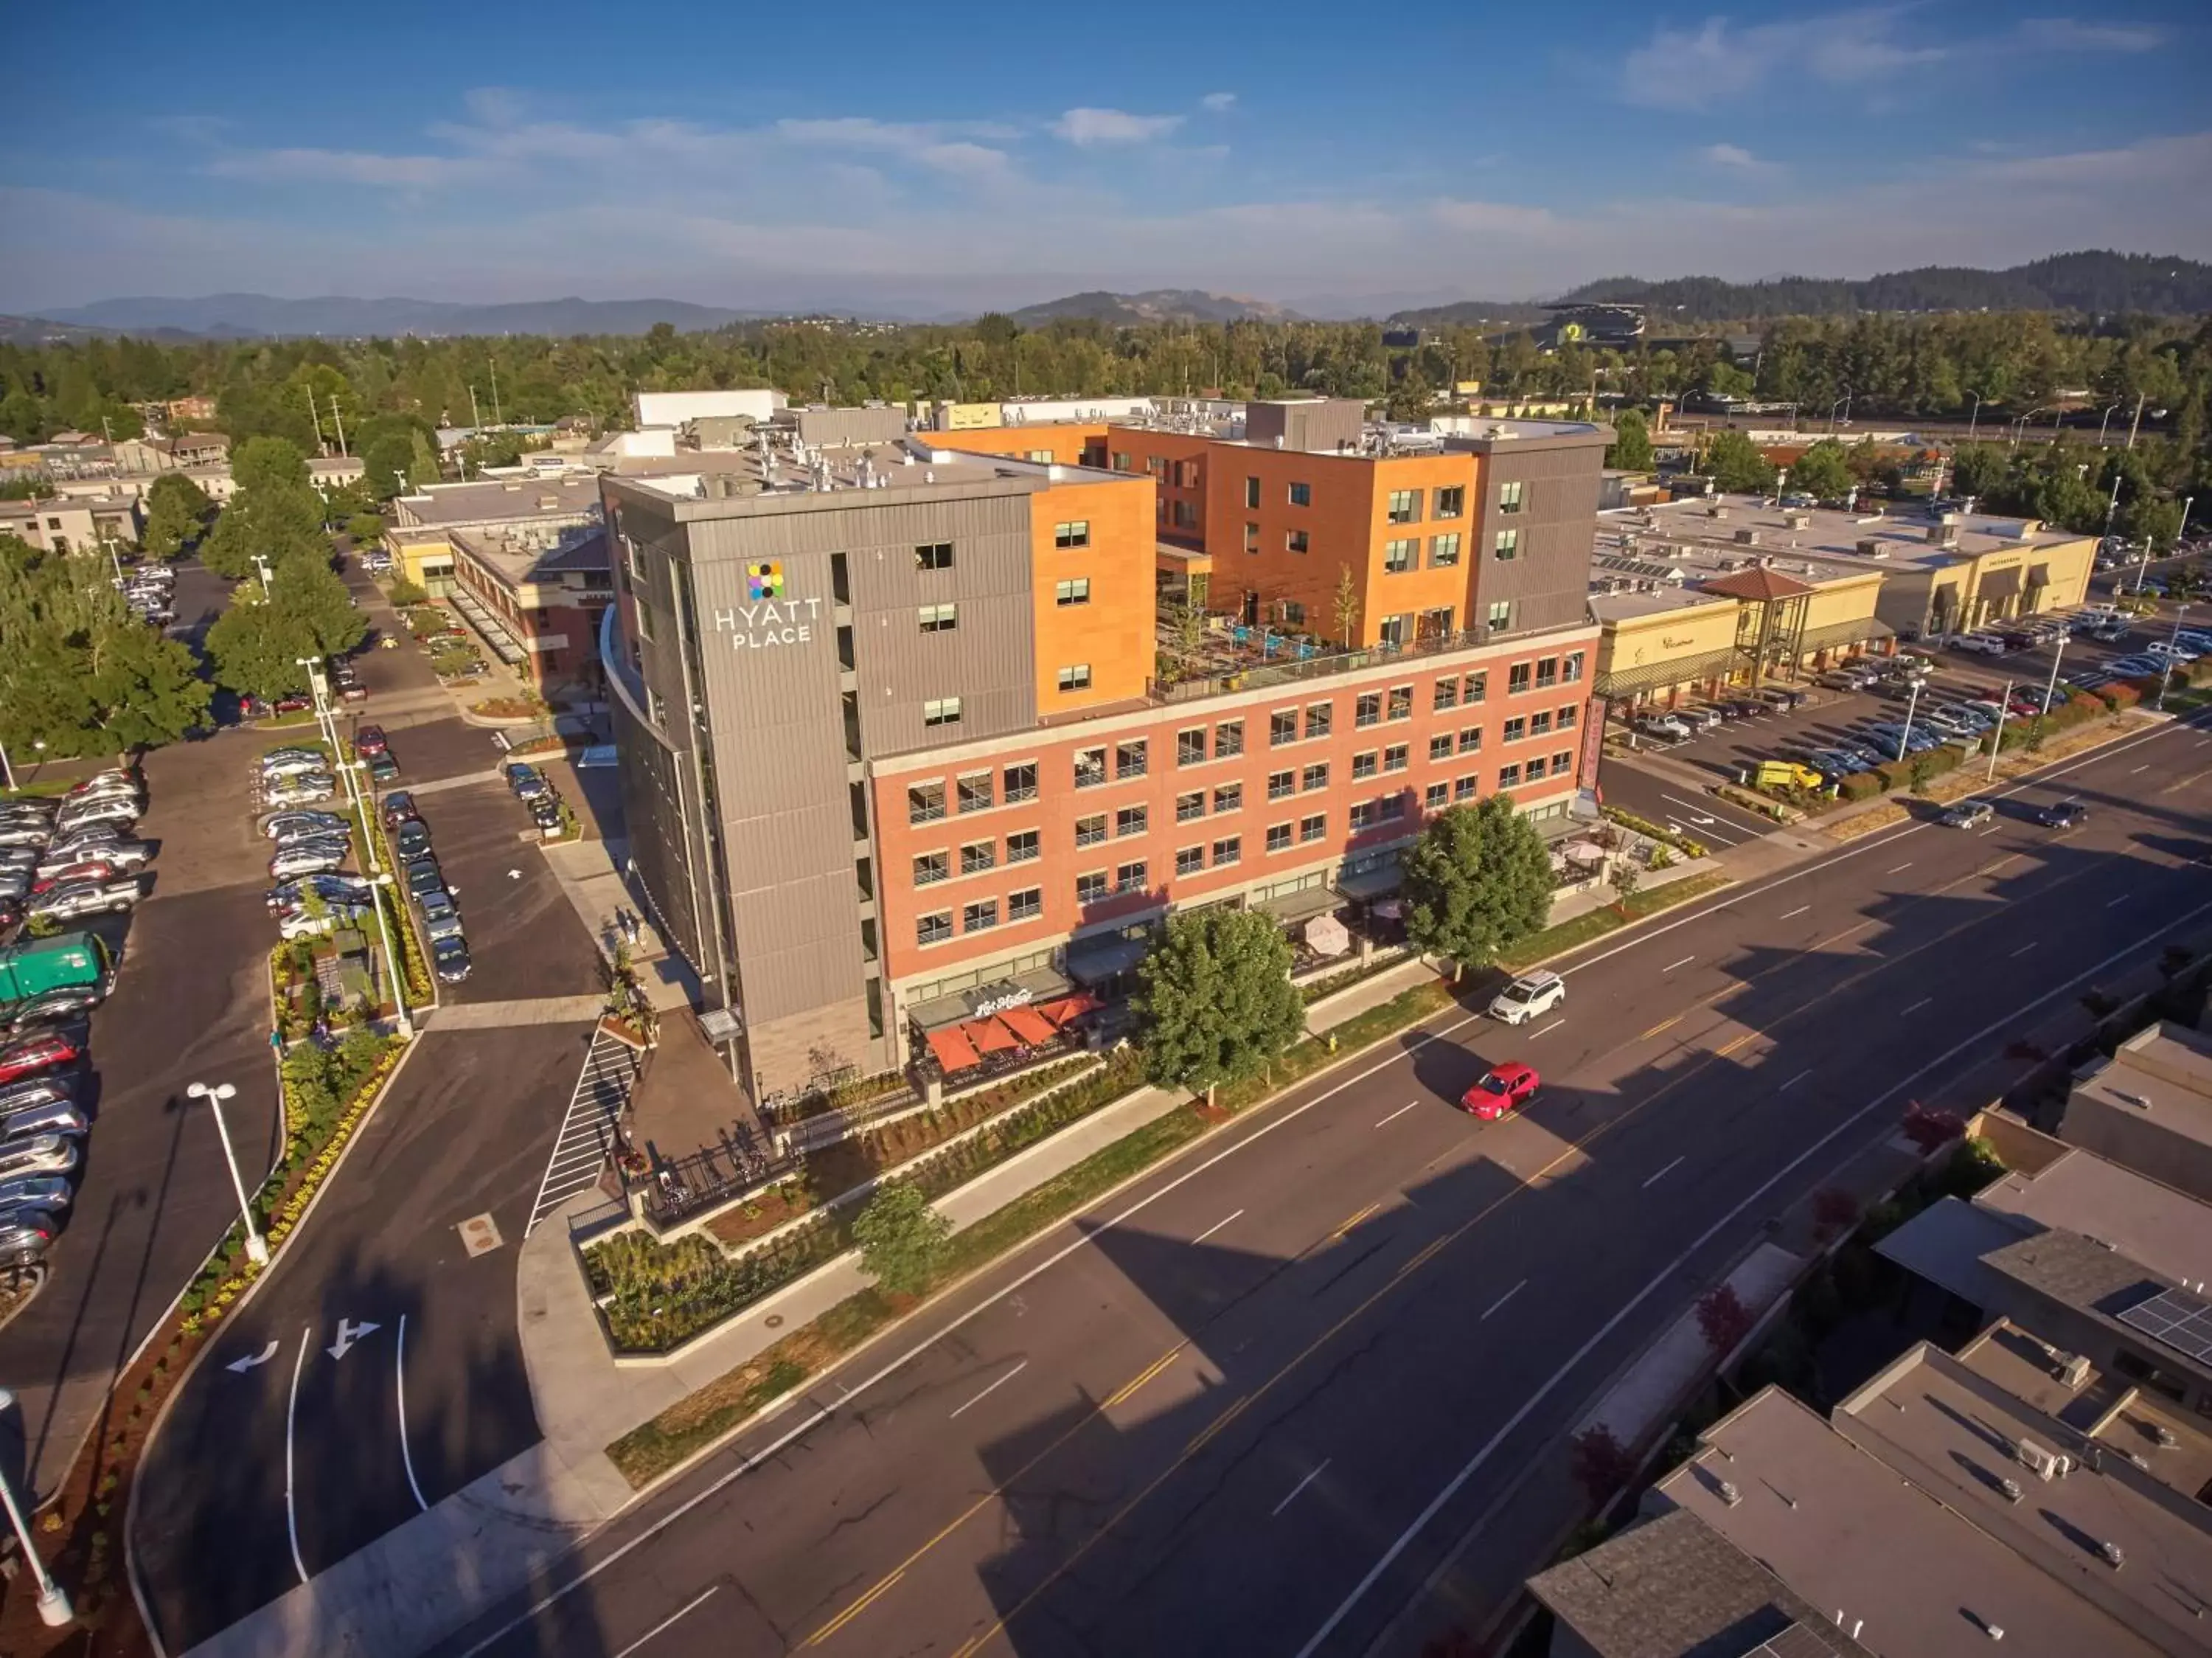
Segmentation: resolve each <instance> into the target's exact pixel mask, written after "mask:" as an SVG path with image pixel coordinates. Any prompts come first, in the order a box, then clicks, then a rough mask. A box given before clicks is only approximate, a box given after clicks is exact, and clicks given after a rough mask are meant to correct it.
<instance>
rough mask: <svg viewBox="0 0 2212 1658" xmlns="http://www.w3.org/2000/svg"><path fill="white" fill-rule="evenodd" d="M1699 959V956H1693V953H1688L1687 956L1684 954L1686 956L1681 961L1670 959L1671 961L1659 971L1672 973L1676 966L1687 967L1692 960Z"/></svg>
mask: <svg viewBox="0 0 2212 1658" xmlns="http://www.w3.org/2000/svg"><path fill="white" fill-rule="evenodd" d="M1697 959H1698V958H1697V957H1695V956H1693V955H1686V956H1684V957H1683V958H1682V959H1681V960H1680V961H1670V962H1668V964H1667V965H1666V966H1663V967H1662V968H1661V969H1660V970H1659V971H1660V972H1662V973H1671V972H1674V969H1675V968H1677V967H1686V966H1689V965H1690V964H1691V963H1692V961H1695V960H1697Z"/></svg>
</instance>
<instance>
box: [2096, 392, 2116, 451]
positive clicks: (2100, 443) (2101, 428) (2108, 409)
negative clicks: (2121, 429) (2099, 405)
mask: <svg viewBox="0 0 2212 1658" xmlns="http://www.w3.org/2000/svg"><path fill="white" fill-rule="evenodd" d="M2120 406H2121V405H2118V404H2117V403H2107V404H2106V405H2105V418H2103V419H2102V420H2100V421H2099V422H2098V423H2097V447H2098V448H2100V449H2101V448H2104V447H2105V428H2106V427H2107V426H2109V425H2110V424H2112V411H2113V410H2115V409H2117V408H2118V407H2120Z"/></svg>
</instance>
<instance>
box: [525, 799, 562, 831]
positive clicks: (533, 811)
mask: <svg viewBox="0 0 2212 1658" xmlns="http://www.w3.org/2000/svg"><path fill="white" fill-rule="evenodd" d="M530 820H531V821H532V823H534V824H536V825H537V826H538V833H539V834H541V835H550V834H556V833H558V832H560V831H561V830H562V829H563V828H565V827H566V825H565V824H564V823H563V822H562V818H561V797H560V796H559V795H547V796H546V797H545V798H544V800H534V801H532V802H530Z"/></svg>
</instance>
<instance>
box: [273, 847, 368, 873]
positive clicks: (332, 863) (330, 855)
mask: <svg viewBox="0 0 2212 1658" xmlns="http://www.w3.org/2000/svg"><path fill="white" fill-rule="evenodd" d="M349 850H352V849H351V848H349V847H347V846H344V845H342V844H337V843H335V842H331V841H318V842H316V843H315V844H313V845H308V846H295V847H293V848H291V849H290V850H289V851H283V852H279V853H277V854H276V856H275V857H273V858H271V859H270V860H269V878H270V880H271V881H294V880H296V879H298V878H299V877H300V876H301V875H322V874H324V873H325V871H328V870H331V869H337V867H338V866H339V865H340V864H342V863H344V862H345V861H346V854H347V853H348V852H349Z"/></svg>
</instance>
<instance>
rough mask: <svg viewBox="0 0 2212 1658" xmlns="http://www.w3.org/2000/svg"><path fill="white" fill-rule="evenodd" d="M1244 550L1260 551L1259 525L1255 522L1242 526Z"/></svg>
mask: <svg viewBox="0 0 2212 1658" xmlns="http://www.w3.org/2000/svg"><path fill="white" fill-rule="evenodd" d="M1244 551H1245V552H1259V551H1260V527H1259V526H1258V525H1257V524H1247V525H1245V527H1244Z"/></svg>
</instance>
